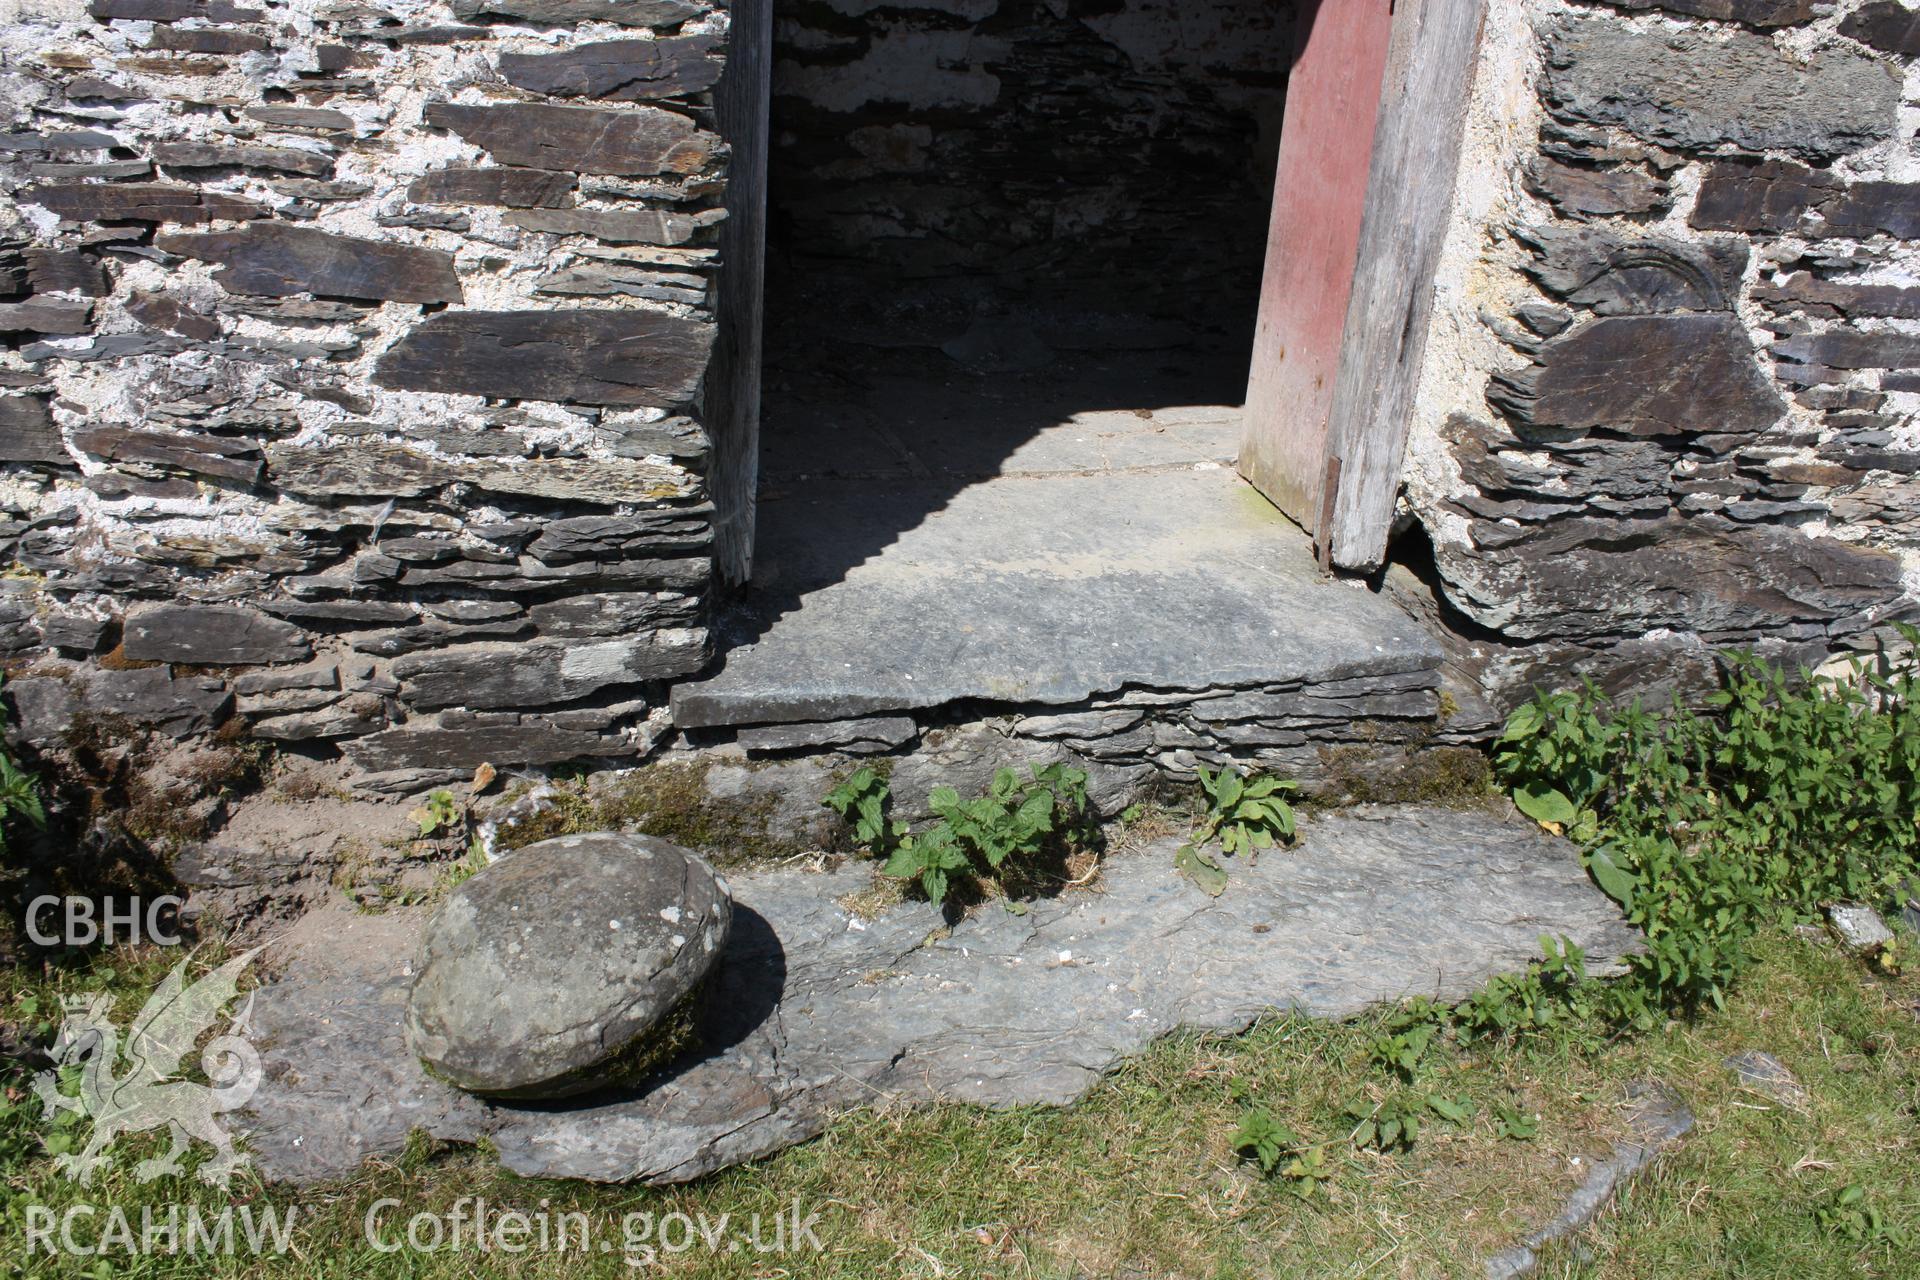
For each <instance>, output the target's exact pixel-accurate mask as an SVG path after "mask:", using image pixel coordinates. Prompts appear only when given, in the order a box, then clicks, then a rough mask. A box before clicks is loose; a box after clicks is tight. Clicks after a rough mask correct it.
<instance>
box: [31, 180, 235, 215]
mask: <svg viewBox="0 0 1920 1280" xmlns="http://www.w3.org/2000/svg"><path fill="white" fill-rule="evenodd" d="M20 199H21V200H22V201H23V202H25V203H27V204H37V205H40V206H41V207H42V208H45V209H48V210H51V211H52V212H54V213H57V214H59V215H60V216H61V217H63V218H69V219H72V220H73V221H76V222H185V223H195V222H215V221H222V220H232V221H243V220H245V219H248V218H264V217H266V216H267V210H266V208H265V207H263V206H261V205H258V204H255V203H254V202H253V201H251V200H243V199H241V198H240V197H239V196H228V195H221V194H220V193H218V192H214V191H202V190H201V189H200V188H198V187H188V186H175V185H171V184H168V183H162V182H112V183H103V182H57V183H48V184H47V185H45V186H39V187H32V188H29V189H28V190H26V191H23V192H22V193H21V194H20Z"/></svg>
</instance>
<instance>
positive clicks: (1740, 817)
mask: <svg viewBox="0 0 1920 1280" xmlns="http://www.w3.org/2000/svg"><path fill="white" fill-rule="evenodd" d="M1900 633H1901V635H1902V636H1903V637H1904V638H1905V640H1906V641H1907V643H1908V644H1909V645H1910V646H1920V631H1917V630H1915V629H1914V628H1912V627H1901V628H1900ZM1917 674H1920V668H1917V666H1916V658H1915V656H1914V654H1913V653H1912V652H1909V653H1907V654H1906V655H1904V656H1902V657H1901V658H1899V659H1898V660H1890V659H1885V658H1883V659H1882V660H1881V661H1880V662H1878V663H1876V664H1872V665H1869V664H1868V663H1866V662H1865V661H1859V662H1856V663H1855V664H1854V667H1853V669H1852V671H1851V673H1850V674H1849V675H1848V676H1846V677H1835V676H1817V675H1814V674H1812V673H1810V672H1807V671H1805V670H1802V671H1799V672H1797V673H1794V674H1789V673H1788V672H1787V671H1785V670H1784V669H1782V668H1781V667H1779V666H1776V665H1774V664H1771V663H1768V662H1765V661H1762V660H1761V659H1759V658H1756V657H1754V656H1752V655H1750V654H1740V655H1734V656H1731V657H1730V658H1728V659H1727V663H1726V670H1725V675H1724V679H1723V682H1722V687H1721V689H1720V690H1719V691H1718V692H1717V693H1715V694H1714V695H1713V696H1712V697H1710V698H1709V699H1708V700H1707V705H1706V707H1705V708H1704V709H1703V710H1700V711H1694V710H1691V709H1689V708H1687V707H1685V706H1682V705H1680V704H1678V702H1676V703H1675V704H1674V705H1673V706H1671V707H1670V708H1668V709H1667V710H1665V711H1664V712H1662V713H1659V714H1655V713H1652V712H1649V711H1647V710H1645V709H1644V708H1643V707H1641V705H1640V704H1639V703H1638V702H1637V701H1636V702H1634V703H1632V704H1630V705H1628V706H1625V707H1620V706H1617V705H1615V704H1614V703H1613V701H1612V700H1611V699H1610V698H1608V697H1607V695H1606V694H1604V693H1602V692H1601V691H1600V690H1599V689H1597V688H1595V687H1594V686H1592V685H1591V684H1589V685H1587V686H1586V687H1585V688H1583V689H1581V690H1579V691H1577V692H1571V693H1556V694H1543V695H1540V696H1538V697H1536V698H1535V699H1534V700H1533V701H1532V702H1530V703H1528V704H1526V705H1525V706H1523V707H1521V708H1520V709H1519V710H1518V711H1517V712H1515V713H1514V715H1513V717H1512V719H1511V720H1510V721H1509V722H1508V725H1507V728H1506V731H1505V733H1504V734H1503V735H1502V737H1501V739H1500V741H1499V744H1498V748H1497V751H1496V756H1495V767H1496V769H1497V770H1498V772H1499V774H1500V776H1501V777H1502V779H1503V780H1504V781H1505V782H1506V783H1507V784H1508V785H1509V786H1511V787H1512V788H1513V794H1514V801H1515V803H1516V804H1517V805H1519V807H1520V809H1521V810H1522V812H1524V813H1526V814H1527V815H1528V816H1530V817H1532V818H1534V819H1536V820H1537V821H1539V822H1542V823H1544V824H1547V825H1549V826H1551V827H1553V828H1556V829H1559V830H1562V831H1564V832H1566V833H1567V834H1568V835H1569V836H1571V837H1572V838H1574V839H1575V840H1577V841H1579V842H1580V843H1581V844H1582V846H1583V847H1584V849H1585V857H1586V861H1587V866H1588V869H1589V871H1590V872H1591V873H1592V875H1593V879H1594V881H1595V883H1597V884H1598V885H1599V886H1600V888H1601V889H1602V890H1604V891H1605V892H1606V893H1607V894H1608V895H1609V896H1610V897H1612V898H1613V899H1614V900H1615V901H1616V902H1618V903H1619V904H1620V905H1621V907H1622V908H1623V909H1624V910H1625V911H1626V914H1627V917H1628V919H1629V920H1631V921H1632V922H1633V923H1634V924H1636V925H1638V926H1639V927H1640V928H1641V929H1642V930H1643V931H1644V932H1645V934H1646V938H1647V950H1646V953H1645V954H1644V955H1640V956H1636V957H1633V958H1631V959H1630V960H1629V961H1628V963H1629V965H1630V973H1629V978H1628V980H1627V981H1624V982H1619V983H1614V984H1611V985H1610V986H1609V987H1608V989H1607V991H1608V1002H1609V1006H1610V1007H1609V1010H1608V1011H1609V1012H1610V1014H1611V1015H1612V1016H1614V1017H1615V1018H1617V1019H1619V1020H1621V1021H1624V1022H1627V1023H1630V1024H1633V1025H1637V1026H1642V1027H1644V1026H1649V1025H1652V1024H1653V1023H1654V1022H1655V1021H1657V1020H1658V1019H1659V1018H1660V1017H1661V1016H1664V1015H1665V1014H1666V1013H1668V1012H1671V1011H1675V1010H1682V1011H1684V1010H1686V1009H1690V1008H1694V1007H1698V1006H1702V1005H1706V1006H1713V1007H1718V1006H1720V1005H1722V1004H1723V1003H1724V1000H1725V997H1726V993H1727V989H1728V986H1729V984H1731V983H1732V982H1733V980H1734V979H1735V978H1736V977H1737V976H1738V975H1739V973H1740V972H1741V971H1742V970H1743V969H1744V968H1745V967H1746V965H1747V964H1748V963H1749V950H1750V943H1751V941H1752V939H1753V938H1754V937H1755V935H1756V934H1758V933H1759V931H1760V930H1761V929H1763V928H1765V927H1766V926H1767V925H1768V924H1770V923H1774V922H1779V921H1782V920H1799V919H1805V918H1807V917H1809V916H1811V915H1812V914H1813V913H1814V912H1815V911H1816V910H1818V908H1819V907H1821V906H1822V905H1823V904H1826V903H1831V902H1837V901H1865V902H1874V901H1884V900H1886V899H1887V898H1889V897H1890V896H1891V895H1892V894H1893V892H1894V891H1895V890H1896V889H1897V888H1898V887H1899V886H1900V885H1901V884H1902V883H1903V882H1904V881H1905V880H1907V879H1908V878H1909V877H1911V876H1912V875H1914V873H1915V871H1916V869H1917V864H1920V818H1917V816H1916V815H1920V704H1917V703H1916V700H1915V696H1914V695H1915V684H1916V676H1917Z"/></svg>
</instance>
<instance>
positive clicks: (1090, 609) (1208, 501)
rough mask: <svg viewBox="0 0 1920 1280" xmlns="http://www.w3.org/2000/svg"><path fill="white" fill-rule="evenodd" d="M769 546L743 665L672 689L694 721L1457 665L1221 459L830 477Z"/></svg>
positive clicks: (766, 537)
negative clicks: (1322, 553)
mask: <svg viewBox="0 0 1920 1280" xmlns="http://www.w3.org/2000/svg"><path fill="white" fill-rule="evenodd" d="M757 554H758V568H757V569H756V581H755V584H754V588H753V590H752V591H751V592H750V594H749V600H748V603H747V605H746V606H745V607H744V609H743V610H742V611H741V612H740V613H739V614H738V615H737V616H736V617H734V618H733V619H732V620H731V622H730V625H729V628H724V629H723V638H726V637H725V632H726V631H727V630H731V631H732V632H733V633H734V635H733V636H732V637H731V639H732V640H733V641H734V642H733V643H732V644H731V645H730V647H728V648H726V650H725V653H724V657H723V660H722V662H723V665H722V666H721V668H720V669H719V671H718V672H717V673H716V674H714V675H713V676H711V677H710V678H708V679H705V680H701V681H697V682H690V683H685V684H681V685H679V686H678V687H676V688H675V690H674V692H673V702H672V708H673V718H674V723H675V724H676V725H677V726H678V727H680V728H682V729H713V728H721V727H737V726H744V725H770V724H786V723H799V722H806V723H819V722H831V721H837V720H844V719H851V718H859V717H867V716H875V715H883V714H888V713H894V714H898V713H902V712H908V711H913V710H918V709H925V708H932V707H940V706H945V705H948V704H951V703H961V702H986V703H996V704H1005V705H1018V706H1028V707H1033V706H1040V707H1046V706H1056V707H1068V706H1073V705H1075V704H1080V703H1085V702H1087V701H1088V700H1089V699H1091V698H1094V697H1096V696H1097V695H1114V694H1118V693H1120V692H1122V691H1126V690H1148V691H1162V692H1167V691H1194V692H1198V691H1204V690H1213V691H1219V690H1232V689H1268V688H1274V687H1281V686H1284V687H1287V688H1292V689H1299V688H1302V687H1308V688H1310V687H1311V686H1313V685H1316V684H1321V683H1328V682H1334V681H1345V682H1351V685H1363V684H1364V682H1365V681H1366V680H1368V679H1371V678H1376V677H1380V678H1388V684H1387V688H1388V689H1392V688H1395V687H1404V683H1402V684H1401V685H1399V686H1396V685H1394V684H1393V683H1392V681H1391V678H1392V677H1399V676H1405V675H1406V674H1408V673H1413V672H1434V671H1437V668H1438V666H1439V664H1440V660H1441V654H1440V650H1439V647H1438V646H1437V644H1436V643H1435V642H1434V641H1433V639H1432V638H1431V637H1429V636H1428V635H1427V634H1425V632H1424V631H1423V630H1422V629H1421V628H1420V626H1419V625H1418V624H1417V623H1416V622H1415V621H1414V620H1413V619H1412V618H1411V617H1410V616H1408V615H1407V614H1406V613H1405V612H1404V611H1403V610H1401V609H1400V608H1399V607H1398V606H1397V605H1395V604H1393V603H1392V602H1391V601H1389V600H1387V599H1385V598H1382V597H1380V596H1377V595H1375V594H1373V593H1371V592H1369V591H1367V590H1366V589H1365V588H1364V586H1362V585H1361V584H1359V583H1356V582H1351V581H1336V580H1333V579H1329V578H1327V577H1325V576H1324V575H1322V574H1321V573H1320V571H1319V569H1318V567H1317V566H1316V565H1315V564H1314V562H1313V558H1312V554H1311V548H1310V547H1309V545H1308V542H1307V539H1306V537H1305V535H1304V534H1303V533H1302V532H1301V531H1300V530H1299V529H1298V528H1297V527H1296V526H1294V525H1293V524H1292V523H1291V522H1289V521H1288V520H1287V519H1286V518H1285V517H1283V516H1282V515H1280V513H1279V512H1278V511H1276V510H1275V509H1274V508H1273V507H1272V506H1271V505H1269V504H1268V503H1267V502H1266V501H1265V499H1263V498H1261V497H1260V496H1259V494H1258V493H1256V492H1255V491H1254V490H1253V489H1252V488H1251V487H1250V486H1248V485H1247V484H1246V483H1245V482H1244V481H1242V480H1241V479H1240V478H1239V477H1238V476H1237V475H1236V474H1234V472H1233V471H1232V470H1231V469H1229V468H1227V467H1224V466H1222V465H1220V464H1218V463H1215V462H1200V463H1196V464H1194V465H1192V466H1188V467H1184V468H1180V469H1174V470H1163V471H1116V472H1105V473H1097V474H1073V475H1050V476H1034V475H1007V476H1000V477H996V478H994V479H991V480H987V481H984V482H980V483H976V484H971V485H968V486H965V487H962V488H959V489H958V490H957V491H955V492H951V493H949V492H946V491H944V490H937V491H933V492H929V491H927V490H924V489H888V490H875V489H873V488H872V487H871V486H862V485H849V484H840V485H832V484H823V485H819V486H816V487H814V488H813V489H811V490H809V491H808V492H806V493H804V494H802V495H799V496H795V497H791V498H787V499H783V500H781V501H778V502H769V503H767V504H764V505H763V507H762V513H761V533H760V539H759V550H758V553H757ZM1434 683H1437V676H1436V677H1435V680H1434ZM1351 685H1350V687H1351Z"/></svg>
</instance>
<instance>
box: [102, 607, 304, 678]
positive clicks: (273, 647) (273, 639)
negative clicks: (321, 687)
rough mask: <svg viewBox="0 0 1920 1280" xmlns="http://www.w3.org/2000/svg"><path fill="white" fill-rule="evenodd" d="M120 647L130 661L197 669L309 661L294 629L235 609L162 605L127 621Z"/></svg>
mask: <svg viewBox="0 0 1920 1280" xmlns="http://www.w3.org/2000/svg"><path fill="white" fill-rule="evenodd" d="M121 644H122V646H123V647H124V648H125V649H126V653H127V656H128V657H129V658H133V659H135V660H136V661H141V662H184V663H187V664H189V665H192V666H200V667H226V666H241V665H252V664H255V663H270V662H303V661H305V660H306V659H308V658H310V657H312V656H313V646H312V645H311V644H310V643H308V641H307V635H306V632H304V631H302V630H301V629H300V628H299V627H296V626H294V625H293V624H292V623H290V622H282V621H281V620H280V619H278V618H271V617H268V616H267V615H266V614H264V613H261V612H260V611H259V610H257V609H248V608H242V607H240V606H236V605H210V604H163V605H155V606H152V607H150V608H146V609H141V610H138V611H137V612H134V613H130V614H128V615H127V619H126V623H125V626H124V629H123V638H122V640H121Z"/></svg>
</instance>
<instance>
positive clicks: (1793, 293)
mask: <svg viewBox="0 0 1920 1280" xmlns="http://www.w3.org/2000/svg"><path fill="white" fill-rule="evenodd" d="M1753 298H1754V301H1756V302H1765V303H1768V304H1770V305H1771V304H1778V306H1779V309H1781V310H1788V311H1791V310H1804V311H1807V312H1809V313H1811V314H1814V315H1823V314H1824V315H1832V314H1838V315H1845V316H1890V317H1893V318H1896V319H1900V320H1920V286H1914V285H1898V284H1855V283H1852V282H1851V281H1843V280H1826V279H1822V278H1821V277H1819V276H1816V275H1812V274H1809V273H1808V272H1805V271H1796V272H1795V273H1794V274H1792V275H1790V276H1788V277H1787V278H1786V279H1785V280H1782V281H1780V282H1779V283H1778V284H1759V285H1756V286H1754V290H1753Z"/></svg>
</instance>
